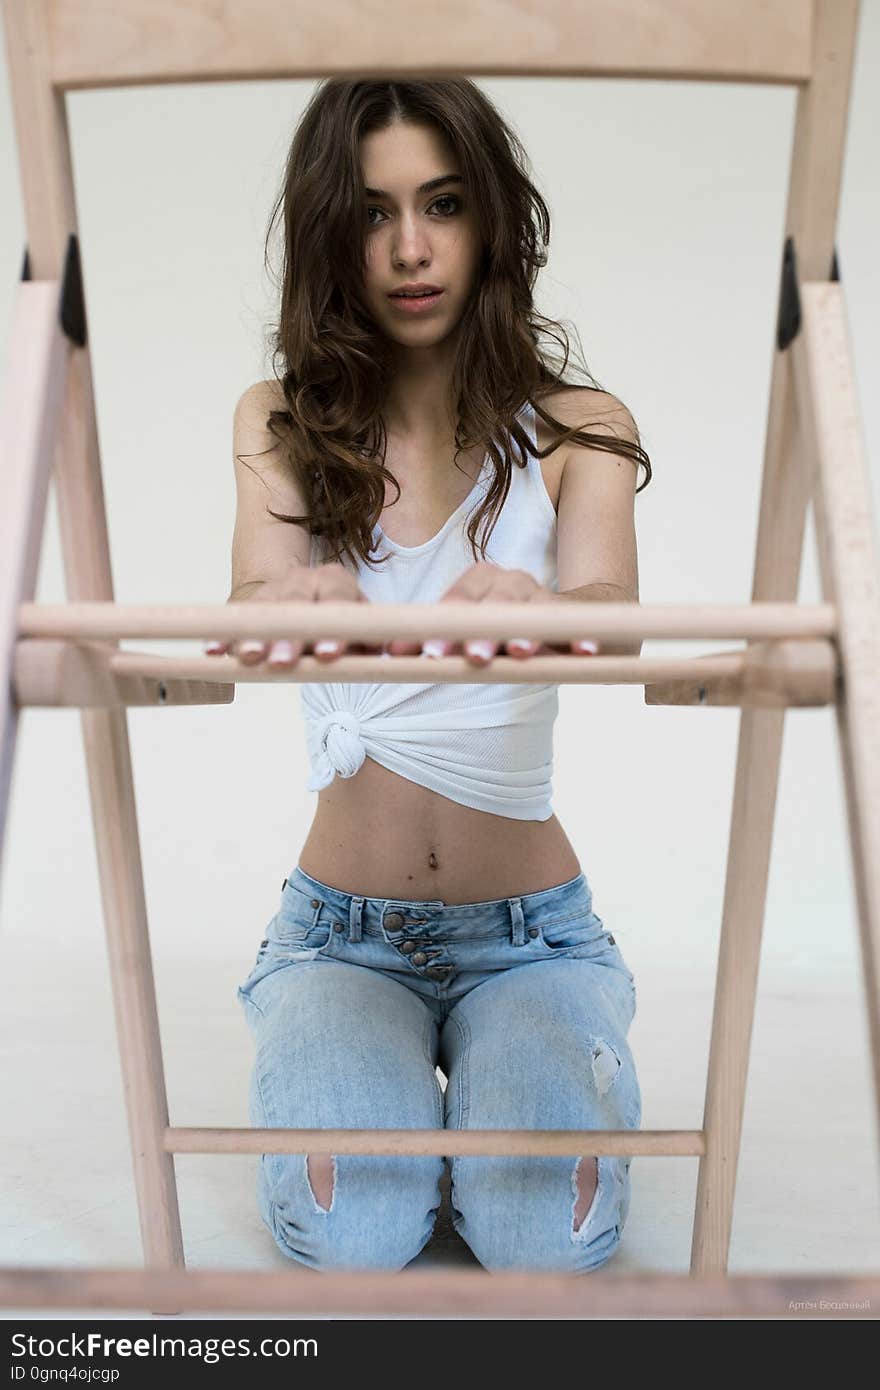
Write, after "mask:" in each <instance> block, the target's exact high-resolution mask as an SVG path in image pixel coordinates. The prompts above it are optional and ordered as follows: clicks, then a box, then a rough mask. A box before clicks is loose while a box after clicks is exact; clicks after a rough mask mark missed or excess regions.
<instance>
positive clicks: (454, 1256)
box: [406, 1159, 481, 1269]
mask: <svg viewBox="0 0 880 1390" xmlns="http://www.w3.org/2000/svg"><path fill="white" fill-rule="evenodd" d="M440 1192H441V1201H440V1206H439V1208H438V1210H437V1217H436V1220H435V1222H434V1234H433V1235H432V1236H431V1239H430V1240H429V1241H428V1243H427V1245H426V1246H425V1247H424V1249H423V1250H420V1251H419V1253H418V1255H417V1256H416V1258H415V1259H414V1260H410V1262H409V1264H408V1265H407V1266H406V1267H407V1269H413V1268H415V1267H416V1266H417V1265H421V1264H466V1265H475V1266H476V1267H477V1268H478V1269H479V1268H481V1265H480V1262H479V1260H478V1259H477V1257H476V1255H475V1254H474V1253H473V1251H472V1250H471V1248H470V1246H469V1245H467V1244H466V1243H465V1242H464V1241H463V1240H462V1238H461V1236H460V1235H459V1234H458V1232H457V1231H456V1230H455V1229H454V1227H453V1225H452V1202H451V1198H450V1192H451V1179H450V1174H449V1160H448V1159H447V1160H446V1161H445V1162H444V1164H443V1176H442V1177H441V1179H440Z"/></svg>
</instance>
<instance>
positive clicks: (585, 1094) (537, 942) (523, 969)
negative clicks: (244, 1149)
mask: <svg viewBox="0 0 880 1390" xmlns="http://www.w3.org/2000/svg"><path fill="white" fill-rule="evenodd" d="M592 897H593V895H592V891H591V889H590V887H589V885H588V883H587V880H586V878H585V876H584V874H583V873H581V874H578V876H577V877H576V878H573V879H570V880H569V881H568V882H567V883H561V884H559V885H558V886H556V887H554V888H547V889H545V890H544V891H543V892H539V893H527V894H524V895H523V896H522V897H515V898H500V899H496V900H494V901H491V902H476V903H464V904H454V905H445V904H444V903H443V902H442V901H440V900H433V901H426V902H421V901H413V900H408V899H404V898H367V897H361V896H358V895H355V894H352V893H345V892H341V891H340V890H339V889H336V888H331V887H329V886H328V885H327V884H326V883H320V882H319V881H318V880H317V879H314V878H311V877H310V876H309V875H308V874H306V873H304V872H303V871H302V870H301V869H300V868H299V866H297V867H296V868H295V869H294V870H293V872H292V874H291V875H290V877H289V878H287V879H285V881H284V885H283V887H282V891H281V902H280V906H279V910H278V912H277V913H276V914H275V916H274V917H273V918H272V920H271V921H270V922H269V924H268V926H267V928H266V930H265V933H264V940H263V941H261V943H260V947H259V950H258V952H257V958H256V962H255V964H254V966H253V969H252V970H251V972H250V974H249V975H248V976H247V979H246V980H244V982H243V983H242V984H241V985H239V986H238V990H237V995H238V998H239V1000H240V1001H241V1004H242V1006H243V1008H244V1012H245V1017H246V1019H247V1023H248V1027H249V1029H250V1031H251V1034H252V1036H253V1038H254V1041H255V1043H256V1058H255V1063H254V1069H253V1073H252V1078H251V1086H250V1096H249V1108H250V1123H251V1125H253V1126H257V1127H260V1128H262V1127H268V1128H273V1129H274V1128H276V1127H277V1128H282V1129H283V1128H296V1129H300V1128H302V1129H311V1128H334V1129H335V1128H343V1129H361V1128H364V1129H366V1128H369V1129H443V1128H448V1129H637V1128H638V1127H639V1125H640V1123H641V1095H640V1090H639V1084H638V1080H637V1077H636V1070H635V1063H634V1061H633V1057H632V1053H631V1052H630V1049H629V1046H628V1044H627V1041H626V1033H627V1030H628V1028H629V1025H630V1023H631V1022H632V1019H633V1016H634V1014H635V1007H636V1003H635V984H634V980H633V975H632V972H631V971H630V970H629V968H628V967H627V965H626V963H625V961H624V959H623V956H622V955H621V952H620V949H619V947H618V946H617V945H616V943H615V941H614V937H613V936H612V935H610V933H609V932H608V931H607V930H606V928H605V926H604V924H603V922H602V919H601V917H598V916H597V915H596V913H595V912H594V911H593V909H592ZM438 1066H439V1067H440V1069H441V1071H442V1073H443V1075H444V1076H445V1077H446V1079H447V1085H446V1089H445V1091H444V1090H443V1088H442V1087H441V1085H440V1082H439V1080H438V1077H437V1074H436V1070H435V1069H436V1067H438ZM579 1157H580V1155H578V1154H576V1153H575V1154H572V1156H571V1157H565V1156H553V1157H546V1156H530V1155H522V1156H515V1155H514V1156H510V1155H506V1156H480V1155H462V1156H457V1155H452V1156H451V1158H450V1178H451V1206H452V1220H453V1225H454V1227H455V1229H456V1230H457V1231H458V1233H459V1234H460V1235H461V1237H462V1239H463V1240H465V1241H466V1242H467V1244H468V1245H469V1246H470V1248H471V1250H472V1251H473V1253H474V1255H475V1256H476V1258H477V1260H478V1261H479V1262H480V1264H482V1265H483V1266H484V1268H486V1269H489V1270H501V1269H514V1268H521V1269H554V1270H562V1271H568V1272H570V1273H579V1272H586V1271H588V1270H592V1269H595V1268H597V1267H598V1266H599V1265H602V1264H604V1263H605V1262H606V1261H607V1260H608V1259H609V1258H610V1257H611V1256H612V1255H613V1254H614V1252H615V1250H616V1248H617V1246H618V1244H619V1241H620V1235H621V1232H622V1230H623V1226H624V1223H625V1221H626V1216H627V1212H628V1209H629V1200H630V1172H629V1170H630V1164H631V1161H632V1159H631V1156H627V1157H613V1156H610V1155H600V1156H599V1158H598V1172H597V1177H598V1181H597V1186H596V1192H595V1196H594V1197H593V1201H592V1205H591V1206H590V1208H589V1210H588V1212H587V1213H586V1215H585V1217H584V1219H583V1221H582V1222H581V1224H580V1225H579V1227H578V1229H577V1230H575V1229H574V1226H575V1205H576V1198H577V1195H578V1194H577V1162H578V1159H579ZM590 1162H593V1163H595V1160H594V1159H592V1158H591V1159H590ZM443 1165H444V1158H443V1157H442V1156H440V1155H408V1154H402V1155H386V1154H337V1155H334V1158H333V1188H332V1196H331V1200H330V1205H329V1207H324V1206H322V1205H321V1204H319V1203H318V1201H317V1200H316V1198H315V1194H314V1191H313V1189H312V1185H311V1182H310V1179H309V1171H308V1166H307V1155H306V1154H305V1153H300V1154H263V1155H261V1157H260V1165H259V1170H258V1180H257V1205H258V1208H259V1211H260V1215H261V1216H262V1219H263V1221H264V1222H265V1224H266V1226H267V1227H268V1229H269V1231H271V1233H272V1236H273V1238H274V1240H275V1241H276V1243H277V1245H278V1246H279V1248H280V1249H281V1250H282V1251H283V1253H284V1254H285V1255H287V1256H289V1257H290V1258H291V1259H294V1260H296V1261H299V1262H300V1263H302V1264H304V1265H308V1266H310V1267H311V1268H313V1269H329V1268H337V1269H346V1268H348V1269H370V1268H374V1269H386V1270H387V1269H397V1270H399V1269H402V1268H403V1267H404V1266H405V1265H407V1264H408V1263H409V1262H410V1261H411V1260H413V1259H415V1258H416V1256H417V1255H418V1254H419V1252H420V1251H421V1249H422V1248H423V1246H424V1245H426V1244H427V1242H428V1241H429V1240H430V1238H431V1234H432V1230H433V1227H434V1220H435V1216H436V1214H437V1210H438V1208H439V1205H440V1201H441V1194H440V1190H439V1180H440V1177H441V1175H442V1173H443V1171H444V1166H443ZM595 1171H596V1169H595V1168H594V1172H595Z"/></svg>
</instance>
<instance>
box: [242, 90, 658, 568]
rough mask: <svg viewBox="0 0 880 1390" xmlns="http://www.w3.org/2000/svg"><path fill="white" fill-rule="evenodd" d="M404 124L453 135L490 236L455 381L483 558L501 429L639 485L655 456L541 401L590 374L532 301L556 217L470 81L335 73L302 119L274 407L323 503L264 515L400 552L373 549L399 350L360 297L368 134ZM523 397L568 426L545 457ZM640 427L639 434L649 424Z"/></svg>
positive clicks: (500, 484) (349, 546) (496, 502)
mask: <svg viewBox="0 0 880 1390" xmlns="http://www.w3.org/2000/svg"><path fill="white" fill-rule="evenodd" d="M398 121H411V122H414V123H417V124H419V125H429V126H432V127H434V128H435V129H436V130H437V131H438V132H439V133H440V134H441V136H443V137H445V139H446V140H447V141H448V143H449V145H450V146H451V147H452V149H453V151H454V153H455V154H456V155H457V157H458V159H459V161H460V167H461V172H462V175H463V178H464V191H465V195H466V196H467V197H468V198H469V200H470V202H471V205H472V207H473V208H474V209H475V213H476V218H477V225H478V227H479V229H480V231H481V233H482V242H483V252H482V262H481V265H480V268H479V271H478V274H477V279H476V288H475V291H474V293H473V295H472V297H471V300H470V302H469V304H468V306H467V308H466V309H465V312H464V314H463V315H462V318H461V320H460V322H459V325H458V327H457V330H456V332H457V351H456V357H455V362H454V366H453V371H452V380H451V391H452V402H453V403H454V415H455V418H456V419H457V421H458V424H457V427H456V433H455V444H456V451H455V461H456V466H457V460H458V455H459V452H461V451H463V450H466V449H471V448H473V447H474V446H475V445H477V444H478V443H479V444H480V445H481V446H482V447H483V448H485V449H487V451H488V452H489V455H490V457H491V459H492V462H493V464H494V467H495V473H494V478H493V479H492V481H491V484H490V487H489V489H488V492H487V494H486V497H485V499H484V500H483V502H482V503H481V505H480V506H479V508H478V509H476V511H475V512H474V515H473V516H472V517H471V520H470V522H469V524H468V530H467V535H468V540H469V541H470V544H471V549H472V551H473V555H474V559H475V560H476V559H477V558H478V557H477V541H476V539H475V538H476V533H477V528H478V527H479V526H480V524H481V523H483V522H485V525H484V534H483V535H482V536H481V537H480V541H479V546H480V549H481V552H482V558H484V559H485V547H486V545H487V544H488V540H489V537H490V536H491V534H492V530H493V529H494V526H495V522H496V520H497V516H498V512H499V511H500V509H501V507H502V506H503V504H504V500H505V498H506V496H507V493H508V489H509V487H510V480H511V476H512V474H511V469H512V466H513V461H512V459H511V458H510V456H509V454H508V451H507V448H506V447H504V448H501V449H499V447H498V445H497V444H496V443H495V440H496V439H503V440H507V439H508V438H510V439H512V440H513V441H515V443H516V444H517V445H518V448H519V457H518V459H517V466H518V467H523V468H524V467H526V465H527V459H526V453H527V452H528V453H531V454H533V455H535V454H536V455H537V457H540V458H544V457H547V456H548V455H549V454H551V453H553V452H554V451H555V450H556V449H558V448H559V446H560V445H561V444H563V443H565V442H567V441H568V440H574V441H575V442H576V443H581V444H585V445H587V446H589V447H591V448H595V449H602V450H606V451H608V452H610V453H615V454H622V455H624V456H625V457H627V458H629V459H631V460H633V461H634V462H635V463H636V465H637V466H638V465H641V466H642V467H644V469H645V472H646V477H645V480H644V482H643V484H642V487H641V488H637V489H636V492H637V493H638V492H640V491H642V489H643V488H645V487H647V485H648V483H649V482H650V480H651V461H650V459H649V457H648V455H647V453H646V452H645V451H644V449H643V448H642V447H641V444H640V443H638V442H635V443H634V442H632V441H631V440H629V439H619V438H617V437H616V436H609V435H607V434H591V433H590V432H589V429H588V428H575V427H568V426H566V425H564V424H563V423H562V422H561V421H559V420H557V419H556V418H555V417H554V416H553V415H551V414H549V413H548V412H547V411H546V410H545V408H544V407H543V406H542V405H541V401H542V400H544V399H545V398H546V397H547V396H548V395H550V394H551V393H553V392H555V391H559V390H560V389H564V388H569V389H572V390H578V389H579V385H578V382H576V381H574V382H572V381H568V380H565V379H564V376H565V372H566V369H567V367H568V362H569V356H570V346H569V340H568V335H567V333H566V331H565V329H564V328H563V327H562V324H561V323H558V322H556V321H555V320H552V319H547V318H545V317H544V316H543V315H541V314H539V313H537V311H536V310H535V307H534V304H533V302H532V289H533V286H534V283H535V279H536V277H537V272H538V270H539V269H540V268H541V267H542V266H544V265H545V264H546V263H547V254H546V246H547V244H548V242H549V235H550V216H549V212H548V210H547V205H546V203H545V202H544V200H543V198H542V197H541V195H540V193H539V192H538V190H537V188H536V187H535V186H534V184H533V183H532V182H531V180H530V179H529V177H528V174H527V173H526V166H527V159H526V155H525V152H524V150H523V147H522V145H521V143H520V141H519V139H518V138H517V136H516V134H515V133H514V132H513V131H512V130H511V129H510V127H509V126H508V125H507V123H506V122H505V121H504V119H503V118H502V116H501V115H500V114H499V112H498V111H497V110H496V108H495V107H494V106H493V104H492V103H491V101H490V100H489V99H488V97H487V96H486V95H485V94H484V93H483V91H482V90H481V89H480V88H479V87H478V86H477V85H476V84H475V83H474V82H472V81H470V80H469V79H468V78H463V77H451V78H439V79H436V80H427V81H422V80H419V81H414V80H406V81H399V80H396V79H395V80H378V79H377V80H369V81H366V80H363V81H362V80H351V79H347V78H328V79H326V80H324V81H323V82H321V83H320V84H319V86H318V87H317V88H316V90H315V92H314V93H313V95H312V97H311V99H310V101H309V103H308V105H307V107H306V109H305V111H304V113H303V116H302V119H301V120H300V122H299V124H298V126H297V128H296V131H295V133H294V136H293V141H292V143H291V146H290V150H289V153H288V156H287V161H286V166H285V170H284V176H283V183H282V188H281V192H280V194H279V196H278V200H277V202H276V203H275V206H274V207H273V209H272V213H271V216H270V219H269V228H268V231H267V234H266V248H265V252H266V259H265V264H266V266H267V267H268V264H269V262H268V248H269V242H270V239H271V236H272V230H273V227H274V226H275V222H276V218H277V216H278V213H279V211H283V233H284V234H283V239H282V240H283V263H282V268H281V275H280V281H279V282H277V284H278V289H279V292H280V310H279V318H278V322H277V324H273V325H272V326H271V329H270V339H269V341H270V346H271V347H272V349H273V353H272V365H273V372H274V375H275V377H276V379H277V381H278V383H279V385H280V386H281V389H282V391H283V393H284V399H285V401H286V403H287V409H286V410H272V411H270V413H269V417H268V420H267V427H268V429H269V431H270V433H272V434H273V435H275V437H276V438H277V439H278V440H279V441H280V442H281V443H282V444H283V446H284V452H285V454H286V459H287V462H288V464H289V466H290V468H291V469H292V470H293V473H294V476H295V477H296V479H297V481H298V483H299V484H300V487H301V490H302V493H303V495H304V496H305V497H306V498H307V499H308V503H309V505H310V507H311V511H310V512H308V513H307V514H306V515H305V516H287V515H285V514H284V513H281V512H274V511H272V509H271V508H269V509H268V510H269V511H270V513H271V515H272V516H274V517H276V518H277V519H278V520H279V521H288V522H291V523H294V524H297V525H305V526H307V527H308V530H309V532H310V533H311V534H312V535H315V536H319V537H321V538H322V539H323V541H324V543H325V544H326V545H327V546H328V547H329V551H331V552H332V554H330V555H329V558H330V559H331V560H337V559H339V558H340V557H341V556H342V554H343V553H344V554H347V555H348V556H350V557H351V558H352V560H354V559H355V556H358V557H360V559H361V560H362V561H363V562H364V563H365V564H369V565H373V564H378V563H382V562H383V561H384V560H385V559H388V558H389V557H388V556H383V557H381V559H376V557H375V556H374V555H373V553H372V540H373V531H374V528H375V526H376V524H377V523H378V521H379V517H380V515H381V512H382V510H383V507H384V505H385V480H386V479H390V480H391V482H392V483H393V484H394V486H395V487H396V488H397V493H398V498H399V497H400V485H399V483H398V482H397V479H396V478H395V477H394V475H393V474H392V473H391V471H390V470H389V469H388V468H387V467H386V464H385V455H386V433H385V426H384V422H383V419H382V414H381V412H382V405H383V401H384V400H385V397H386V393H387V390H388V385H389V382H390V379H391V372H392V366H391V347H392V345H391V344H390V343H389V341H388V339H387V338H386V337H385V335H384V334H383V333H382V332H381V331H380V330H379V329H378V327H377V325H376V323H375V320H374V318H373V316H372V314H371V312H370V311H369V309H368V307H367V305H366V303H365V300H364V297H363V290H362V277H363V268H364V267H365V265H366V240H367V231H366V229H367V200H366V195H365V194H364V191H363V176H362V170H361V165H360V156H359V147H360V141H361V139H362V138H363V137H364V136H365V135H367V134H368V133H369V132H372V131H376V130H384V129H385V128H386V127H388V126H390V125H392V124H394V123H395V122H398ZM542 333H543V334H545V335H546V336H547V337H548V338H550V339H552V340H554V341H556V342H557V343H559V344H561V346H562V348H563V359H562V363H561V366H559V367H558V369H557V368H555V367H554V365H553V360H552V358H551V357H550V356H549V354H548V353H547V352H546V351H544V350H542V348H541V345H540V335H541V334H542ZM575 338H576V339H577V332H576V330H575ZM580 361H581V362H582V361H583V353H582V352H581V354H580ZM279 368H280V370H279ZM581 369H582V371H583V374H584V376H585V377H586V378H587V380H588V383H589V384H590V389H593V390H596V391H602V388H601V387H600V386H599V384H598V382H597V381H596V379H595V377H593V376H592V375H591V373H590V372H589V371H588V370H587V368H586V366H585V365H583V366H582V368H581ZM526 400H529V401H531V403H532V405H533V406H534V408H535V411H536V413H537V414H538V415H540V417H541V419H542V420H544V421H545V423H546V424H548V425H549V426H550V427H551V428H552V429H554V430H556V431H558V432H559V437H558V438H557V439H556V440H555V442H554V443H553V444H552V445H551V447H549V448H547V449H545V450H544V451H543V452H541V451H538V450H536V449H534V448H533V447H532V444H531V441H530V440H529V438H528V435H527V433H526V432H525V430H524V429H523V428H522V426H521V425H520V423H519V421H518V420H517V419H516V416H517V415H518V414H519V412H520V411H521V409H522V406H523V402H524V401H526ZM631 418H632V417H631V416H630V417H629V419H630V420H631ZM585 424H587V425H588V422H585ZM635 435H636V440H638V438H639V436H638V431H637V430H635ZM274 447H277V445H276V446H273V448H274Z"/></svg>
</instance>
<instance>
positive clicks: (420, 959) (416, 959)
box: [410, 951, 430, 973]
mask: <svg viewBox="0 0 880 1390" xmlns="http://www.w3.org/2000/svg"><path fill="white" fill-rule="evenodd" d="M427 959H428V957H427V956H426V955H425V953H424V951H416V952H415V954H414V955H412V956H410V960H411V961H412V963H413V965H424V963H425V961H426V960H427ZM428 973H430V972H428Z"/></svg>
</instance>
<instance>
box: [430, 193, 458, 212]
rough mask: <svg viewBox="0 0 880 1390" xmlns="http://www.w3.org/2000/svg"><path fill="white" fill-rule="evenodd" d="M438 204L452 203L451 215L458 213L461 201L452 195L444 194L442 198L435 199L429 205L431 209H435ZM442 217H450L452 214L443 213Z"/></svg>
mask: <svg viewBox="0 0 880 1390" xmlns="http://www.w3.org/2000/svg"><path fill="white" fill-rule="evenodd" d="M438 203H452V205H453V207H452V212H453V213H454V212H458V209H459V208H460V207H461V199H460V198H457V197H456V196H455V194H454V193H444V194H443V195H442V197H440V198H437V199H435V201H434V202H433V203H432V204H431V206H432V207H436V206H437V204H438ZM442 216H444V217H451V216H452V213H450V212H445V213H443V214H442Z"/></svg>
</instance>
